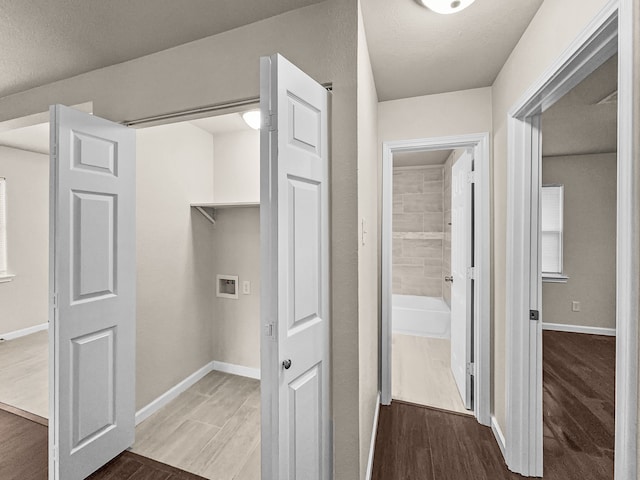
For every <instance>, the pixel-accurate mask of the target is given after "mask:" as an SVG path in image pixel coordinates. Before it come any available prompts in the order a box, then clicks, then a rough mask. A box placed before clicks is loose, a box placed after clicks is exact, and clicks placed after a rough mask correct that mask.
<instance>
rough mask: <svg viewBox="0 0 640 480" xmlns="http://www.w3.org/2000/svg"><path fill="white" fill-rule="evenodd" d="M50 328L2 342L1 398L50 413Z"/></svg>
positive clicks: (32, 410) (22, 406)
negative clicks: (48, 330)
mask: <svg viewBox="0 0 640 480" xmlns="http://www.w3.org/2000/svg"><path fill="white" fill-rule="evenodd" d="M48 334H49V332H47V331H46V330H45V331H42V332H37V333H33V334H31V335H26V336H24V337H20V338H16V339H15V340H6V341H4V342H0V402H2V403H6V404H7V405H11V406H14V407H18V408H20V409H22V410H26V411H27V412H31V413H35V414H36V415H40V416H41V417H44V418H48V417H49V367H48V365H49V345H48V342H49V340H48Z"/></svg>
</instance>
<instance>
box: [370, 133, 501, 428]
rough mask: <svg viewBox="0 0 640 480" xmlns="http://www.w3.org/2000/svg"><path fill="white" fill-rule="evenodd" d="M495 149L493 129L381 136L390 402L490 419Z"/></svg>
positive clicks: (385, 383)
mask: <svg viewBox="0 0 640 480" xmlns="http://www.w3.org/2000/svg"><path fill="white" fill-rule="evenodd" d="M488 159H489V136H488V134H479V135H461V136H457V137H447V138H433V139H421V140H411V141H397V142H385V143H384V144H383V207H382V208H383V221H382V312H383V314H382V334H381V341H382V362H381V368H382V393H381V403H382V404H384V405H388V404H390V403H391V401H392V399H396V400H402V401H408V402H410V403H417V404H423V405H429V406H433V407H436V408H442V409H446V410H452V411H457V412H460V413H473V414H474V415H475V416H476V417H477V418H478V421H479V422H480V423H482V424H484V425H489V424H490V411H489V399H490V392H489V385H490V383H489V382H490V371H489V362H490V359H489V351H490V350H489V338H490V336H489V333H490V332H489V329H490V325H489V291H490V285H489V261H490V259H489V255H490V253H489V221H488V219H489V217H488V215H489V190H488V179H489V162H488ZM443 392H447V393H446V394H443Z"/></svg>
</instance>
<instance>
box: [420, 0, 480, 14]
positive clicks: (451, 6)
mask: <svg viewBox="0 0 640 480" xmlns="http://www.w3.org/2000/svg"><path fill="white" fill-rule="evenodd" d="M416 1H417V2H418V3H419V4H420V5H422V6H423V7H427V8H428V9H429V10H431V11H434V12H436V13H441V14H443V15H448V14H450V13H458V12H460V11H462V10H464V9H465V8H467V7H468V6H469V5H471V4H472V3H473V2H475V0H416Z"/></svg>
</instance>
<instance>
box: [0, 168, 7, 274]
mask: <svg viewBox="0 0 640 480" xmlns="http://www.w3.org/2000/svg"><path fill="white" fill-rule="evenodd" d="M3 276H7V180H6V179H5V178H4V177H0V277H3Z"/></svg>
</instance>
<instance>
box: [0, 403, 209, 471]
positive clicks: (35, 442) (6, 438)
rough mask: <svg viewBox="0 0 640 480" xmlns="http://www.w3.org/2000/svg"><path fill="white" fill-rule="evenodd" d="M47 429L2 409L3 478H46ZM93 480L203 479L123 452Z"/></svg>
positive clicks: (0, 454) (0, 457)
mask: <svg viewBox="0 0 640 480" xmlns="http://www.w3.org/2000/svg"><path fill="white" fill-rule="evenodd" d="M47 438H48V435H47V427H46V426H44V425H42V424H41V423H38V422H35V421H32V420H29V419H26V418H24V417H20V416H18V415H15V414H13V413H9V412H6V411H4V410H0V478H1V479H2V480H46V479H47ZM89 478H90V479H92V480H146V479H149V480H151V479H153V480H203V479H202V477H199V476H197V475H193V474H191V473H188V472H184V471H181V470H179V469H177V468H174V467H171V466H169V465H164V464H162V463H160V462H156V461H155V460H151V459H148V458H144V457H141V456H140V455H137V454H135V453H131V452H124V453H123V454H121V455H119V456H118V457H116V458H115V459H113V460H112V461H111V462H109V463H108V464H107V465H105V466H104V467H103V468H101V469H100V470H98V471H97V472H95V473H94V474H93V475H91V476H90V477H89Z"/></svg>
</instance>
